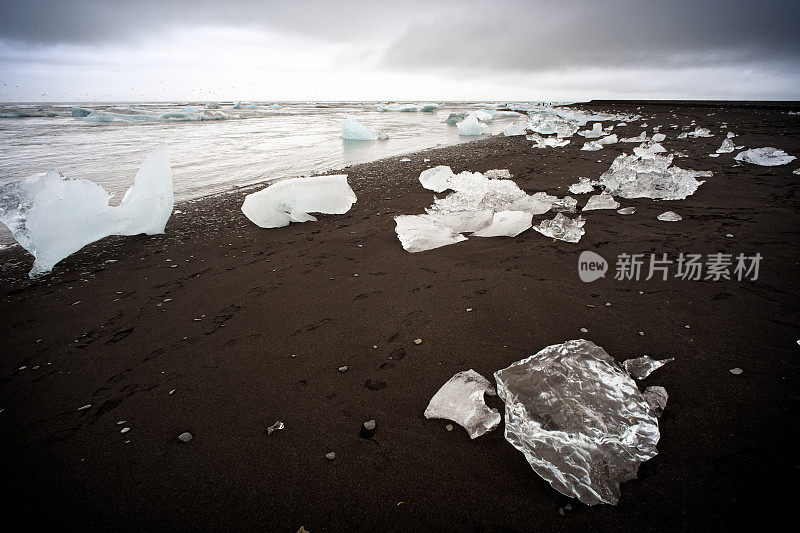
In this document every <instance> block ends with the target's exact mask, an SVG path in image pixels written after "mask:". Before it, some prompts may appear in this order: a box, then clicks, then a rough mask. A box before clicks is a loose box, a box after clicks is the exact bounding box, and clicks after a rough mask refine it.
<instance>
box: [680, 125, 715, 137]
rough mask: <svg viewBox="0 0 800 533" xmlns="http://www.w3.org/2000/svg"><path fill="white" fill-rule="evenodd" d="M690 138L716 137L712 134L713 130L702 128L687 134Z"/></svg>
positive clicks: (696, 128) (698, 127)
mask: <svg viewBox="0 0 800 533" xmlns="http://www.w3.org/2000/svg"><path fill="white" fill-rule="evenodd" d="M686 135H687V136H688V137H694V138H695V139H696V138H697V137H713V136H714V135H713V134H712V133H711V130H709V129H707V128H701V127H700V126H697V127H695V129H694V131H690V132H688V133H687V134H686Z"/></svg>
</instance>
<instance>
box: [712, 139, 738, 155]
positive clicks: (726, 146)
mask: <svg viewBox="0 0 800 533" xmlns="http://www.w3.org/2000/svg"><path fill="white" fill-rule="evenodd" d="M735 148H736V145H735V144H733V141H732V140H730V138H727V139H725V140H724V141H722V144H721V145H720V147H719V148H717V152H716V153H718V154H729V153H731V152H733V151H734V149H735Z"/></svg>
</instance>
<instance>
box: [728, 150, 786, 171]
mask: <svg viewBox="0 0 800 533" xmlns="http://www.w3.org/2000/svg"><path fill="white" fill-rule="evenodd" d="M734 159H735V160H736V161H743V162H745V163H750V164H752V165H761V166H762V167H777V166H780V165H786V164H789V163H791V162H792V161H794V160H795V159H797V158H796V157H795V156H793V155H789V154H787V153H786V152H784V151H783V150H778V149H777V148H772V147H770V146H768V147H766V148H751V149H750V150H745V151H744V152H739V153H738V154H736V157H734Z"/></svg>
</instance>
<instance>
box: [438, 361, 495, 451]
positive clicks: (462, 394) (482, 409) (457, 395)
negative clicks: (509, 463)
mask: <svg viewBox="0 0 800 533" xmlns="http://www.w3.org/2000/svg"><path fill="white" fill-rule="evenodd" d="M484 394H485V395H488V396H496V395H497V393H496V392H495V390H494V387H493V386H492V384H491V383H490V382H489V380H488V379H486V378H485V377H483V376H481V375H480V374H478V373H477V372H475V371H474V370H472V369H470V370H467V371H465V372H459V373H457V374H456V375H455V376H453V377H452V378H450V379H449V380H448V381H447V383H445V384H444V385H442V387H441V388H440V389H439V391H438V392H437V393H436V394H435V395H434V396H433V398H431V401H430V402H429V403H428V407H427V408H426V409H425V418H443V419H445V420H452V421H453V422H455V423H456V424H458V425H459V426H461V427H463V428H464V429H466V430H467V433H468V434H469V438H471V439H474V438H476V437H480V436H481V435H483V434H484V433H487V432H489V431H492V430H493V429H495V428H496V427H497V426H499V425H500V421H501V420H502V417H501V416H500V412H499V411H498V410H497V409H491V408H489V407H488V406H487V405H486V403H485V402H484V399H483V397H484Z"/></svg>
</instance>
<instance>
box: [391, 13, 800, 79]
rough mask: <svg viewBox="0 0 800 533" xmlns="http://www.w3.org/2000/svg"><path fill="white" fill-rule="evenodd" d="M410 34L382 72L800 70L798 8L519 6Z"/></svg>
mask: <svg viewBox="0 0 800 533" xmlns="http://www.w3.org/2000/svg"><path fill="white" fill-rule="evenodd" d="M493 7H494V9H492V10H491V11H489V10H486V9H481V10H480V11H478V12H475V11H473V12H471V13H467V12H459V13H455V14H454V15H453V16H450V17H446V18H439V19H437V20H435V21H431V22H428V23H425V24H417V25H414V26H411V27H409V28H408V29H407V30H406V32H405V34H404V35H403V36H402V38H400V39H398V40H396V41H395V42H394V43H393V44H392V46H391V47H390V48H389V50H388V52H387V54H386V57H385V62H386V64H389V65H394V66H398V67H411V68H414V67H416V68H446V67H455V68H470V69H474V68H476V67H479V68H486V69H496V70H519V71H527V72H536V71H542V70H552V69H559V68H569V67H583V68H585V67H599V68H608V67H637V68H646V67H654V68H662V67H678V68H681V67H705V66H726V65H737V64H746V63H753V62H767V63H771V64H773V65H780V64H783V65H785V66H787V67H789V66H794V67H797V66H798V64H800V61H798V59H799V58H800V33H799V32H798V31H797V23H798V21H799V20H800V2H798V1H797V0H787V1H767V2H753V1H749V0H725V1H719V0H708V1H702V0H692V1H669V0H664V1H658V2H652V1H646V0H636V1H630V0H618V1H605V2H603V1H579V2H575V1H573V2H569V1H562V2H513V3H506V4H503V7H504V9H498V7H499V6H498V5H493Z"/></svg>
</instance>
